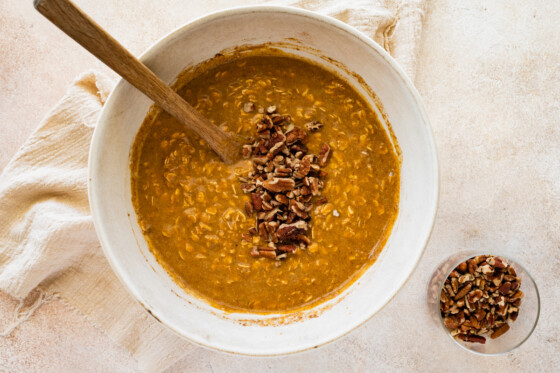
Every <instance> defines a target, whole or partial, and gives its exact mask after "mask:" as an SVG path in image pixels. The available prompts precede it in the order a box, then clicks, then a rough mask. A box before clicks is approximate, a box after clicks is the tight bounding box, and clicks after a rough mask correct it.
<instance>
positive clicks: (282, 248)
mask: <svg viewBox="0 0 560 373" xmlns="http://www.w3.org/2000/svg"><path fill="white" fill-rule="evenodd" d="M278 250H280V251H285V252H288V253H293V252H295V251H296V250H297V246H296V245H280V246H278Z"/></svg>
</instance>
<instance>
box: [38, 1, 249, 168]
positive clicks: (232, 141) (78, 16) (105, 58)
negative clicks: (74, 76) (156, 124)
mask: <svg viewBox="0 0 560 373" xmlns="http://www.w3.org/2000/svg"><path fill="white" fill-rule="evenodd" d="M33 4H34V6H35V9H37V11H39V13H41V14H42V15H43V16H45V17H46V18H47V19H48V20H50V21H51V22H52V23H54V24H55V25H56V26H57V27H58V28H60V29H61V30H62V31H64V32H65V33H66V34H67V35H68V36H70V37H71V38H72V39H74V40H75V41H76V42H78V44H80V45H81V46H82V47H84V48H85V49H87V50H88V51H89V52H90V53H92V54H93V55H94V56H96V57H97V58H99V59H100V60H101V61H102V62H103V63H105V64H106V65H107V66H109V67H110V68H111V69H113V70H114V71H115V72H116V73H117V74H119V75H120V76H122V77H123V78H124V79H125V80H127V81H128V82H129V83H130V84H132V85H133V86H135V87H136V88H138V90H140V91H141V92H142V93H144V94H145V95H146V96H148V97H149V98H151V99H152V100H153V101H154V102H155V103H156V104H158V105H159V106H160V107H161V108H163V109H164V110H165V111H167V112H168V113H169V114H171V115H173V116H174V117H175V118H177V119H178V120H179V121H181V122H182V123H184V124H185V125H186V126H187V127H188V128H190V129H191V130H192V131H194V132H195V133H196V134H197V135H199V136H200V137H201V138H202V139H204V140H205V141H206V142H207V143H208V145H210V147H211V148H212V149H213V150H214V151H215V152H216V153H217V154H218V155H219V156H220V158H221V159H222V160H223V161H224V162H225V163H230V164H231V163H235V162H236V161H238V160H239V159H240V158H241V147H242V143H241V141H239V140H238V139H237V138H236V137H235V136H234V135H232V134H229V133H227V132H224V131H222V130H221V129H220V128H219V127H217V126H215V125H213V124H212V123H211V122H210V121H209V120H208V119H206V118H205V117H204V116H202V115H201V114H199V113H198V112H197V111H196V110H195V109H194V108H193V107H192V106H191V105H189V104H188V103H187V102H186V101H185V100H183V98H181V96H179V95H178V94H177V93H176V92H175V91H173V90H172V89H171V88H170V87H168V86H167V85H166V84H165V83H164V82H163V81H162V80H161V79H159V78H158V77H157V76H156V75H155V74H154V73H153V72H152V71H151V70H150V69H148V68H147V67H146V65H144V64H143V63H142V62H140V61H139V60H138V59H137V58H136V57H134V56H133V55H132V54H131V53H130V52H129V51H128V50H126V49H125V48H124V47H123V46H122V45H121V44H120V43H119V42H118V41H116V40H115V39H114V38H113V37H112V36H111V35H109V34H108V33H107V32H106V31H105V30H103V29H102V28H101V27H100V26H99V25H98V24H97V23H95V21H94V20H92V19H91V18H90V17H89V16H88V15H86V14H85V13H84V12H82V11H81V10H80V9H79V8H78V7H76V6H75V5H74V4H73V3H72V2H71V1H69V0H34V2H33Z"/></svg>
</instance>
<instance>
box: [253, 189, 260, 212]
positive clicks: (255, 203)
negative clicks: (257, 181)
mask: <svg viewBox="0 0 560 373" xmlns="http://www.w3.org/2000/svg"><path fill="white" fill-rule="evenodd" d="M251 202H252V203H253V208H254V209H255V211H261V210H262V199H261V197H260V196H259V195H258V194H257V193H251Z"/></svg>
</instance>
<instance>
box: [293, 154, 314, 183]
mask: <svg viewBox="0 0 560 373" xmlns="http://www.w3.org/2000/svg"><path fill="white" fill-rule="evenodd" d="M312 161H313V156H312V155H306V156H304V157H303V158H302V159H301V161H299V162H298V163H297V165H296V167H295V171H294V176H295V178H296V179H301V178H303V177H305V176H307V174H308V173H309V170H311V162H312Z"/></svg>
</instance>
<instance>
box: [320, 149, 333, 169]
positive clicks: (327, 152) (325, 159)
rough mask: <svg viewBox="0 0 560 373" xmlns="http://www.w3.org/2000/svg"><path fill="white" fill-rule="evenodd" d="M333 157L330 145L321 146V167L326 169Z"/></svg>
mask: <svg viewBox="0 0 560 373" xmlns="http://www.w3.org/2000/svg"><path fill="white" fill-rule="evenodd" d="M330 155H331V147H330V146H329V145H328V144H323V145H321V151H320V152H319V165H320V166H321V167H325V166H326V165H327V162H328V161H329V157H330Z"/></svg>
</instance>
